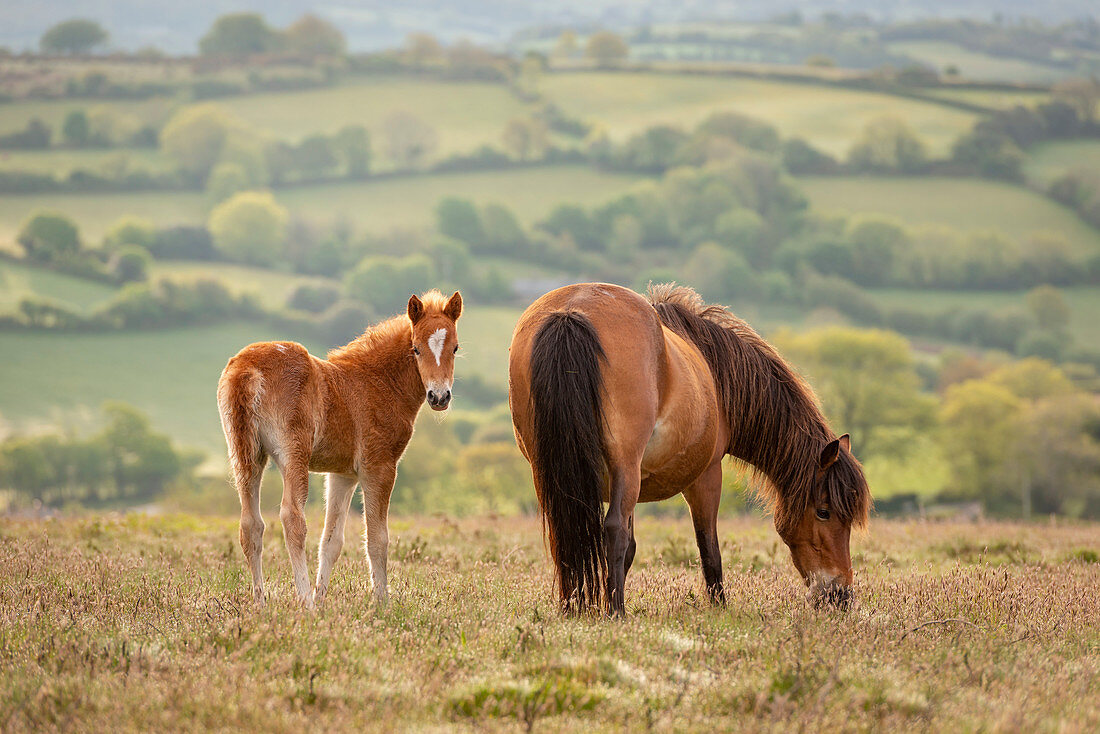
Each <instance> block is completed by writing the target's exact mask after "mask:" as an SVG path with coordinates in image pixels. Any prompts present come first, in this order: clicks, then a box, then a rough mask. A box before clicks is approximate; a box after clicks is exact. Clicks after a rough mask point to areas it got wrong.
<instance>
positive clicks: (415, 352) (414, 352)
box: [413, 347, 420, 357]
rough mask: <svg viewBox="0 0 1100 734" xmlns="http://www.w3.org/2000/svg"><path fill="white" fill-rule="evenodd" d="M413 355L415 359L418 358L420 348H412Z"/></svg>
mask: <svg viewBox="0 0 1100 734" xmlns="http://www.w3.org/2000/svg"><path fill="white" fill-rule="evenodd" d="M413 354H415V355H416V356H417V357H419V356H420V347H413Z"/></svg>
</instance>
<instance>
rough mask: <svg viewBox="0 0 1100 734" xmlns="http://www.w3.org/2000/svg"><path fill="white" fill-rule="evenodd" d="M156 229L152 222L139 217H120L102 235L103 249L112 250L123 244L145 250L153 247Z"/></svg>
mask: <svg viewBox="0 0 1100 734" xmlns="http://www.w3.org/2000/svg"><path fill="white" fill-rule="evenodd" d="M156 240H157V230H156V227H154V226H153V223H152V222H150V221H149V220H147V219H141V218H140V217H122V218H120V219H118V220H116V221H115V223H114V224H112V225H111V228H110V229H108V230H107V233H106V234H104V235H103V249H105V250H114V249H117V248H119V247H122V246H123V245H138V246H140V247H142V248H145V249H146V250H149V249H150V248H152V247H155V245H156Z"/></svg>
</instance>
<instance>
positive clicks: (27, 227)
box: [16, 212, 80, 262]
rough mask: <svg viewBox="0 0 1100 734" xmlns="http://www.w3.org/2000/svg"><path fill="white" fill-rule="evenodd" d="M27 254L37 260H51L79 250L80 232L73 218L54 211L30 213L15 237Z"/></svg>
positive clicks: (73, 253)
mask: <svg viewBox="0 0 1100 734" xmlns="http://www.w3.org/2000/svg"><path fill="white" fill-rule="evenodd" d="M16 239H17V240H18V242H19V244H21V245H22V246H23V248H24V249H25V250H26V251H27V256H28V257H30V258H31V259H32V260H38V261H39V262H53V261H56V260H59V259H62V258H64V257H65V256H66V255H75V254H76V253H77V252H78V251H79V250H80V234H79V232H78V231H77V228H76V224H75V223H74V222H73V220H71V219H69V218H68V217H66V216H65V215H64V214H58V213H56V212H40V213H38V214H34V215H32V216H31V217H30V218H29V219H28V220H27V221H26V222H24V224H23V226H22V227H21V228H20V230H19V236H18V237H17V238H16Z"/></svg>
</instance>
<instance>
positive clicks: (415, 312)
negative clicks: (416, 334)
mask: <svg viewBox="0 0 1100 734" xmlns="http://www.w3.org/2000/svg"><path fill="white" fill-rule="evenodd" d="M423 315H424V302H423V301H421V300H420V299H419V298H418V297H417V295H416V294H415V293H413V294H412V295H411V296H409V321H411V322H413V323H414V324H415V323H416V322H417V321H419V320H420V317H421V316H423Z"/></svg>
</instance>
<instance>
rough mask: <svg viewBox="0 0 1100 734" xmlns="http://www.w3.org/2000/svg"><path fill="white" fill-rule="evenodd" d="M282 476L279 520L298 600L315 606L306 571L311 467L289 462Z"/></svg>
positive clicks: (308, 605)
mask: <svg viewBox="0 0 1100 734" xmlns="http://www.w3.org/2000/svg"><path fill="white" fill-rule="evenodd" d="M279 468H280V470H281V471H282V473H283V501H282V504H281V505H280V507H279V520H280V521H281V522H282V524H283V539H284V540H285V541H286V550H287V554H288V555H289V556H290V567H291V569H292V570H293V572H294V588H295V591H296V592H297V595H298V601H300V602H302V603H303V604H305V605H306V606H307V607H312V606H313V593H312V590H311V589H310V585H309V570H308V569H307V568H306V514H305V506H306V498H307V497H308V496H309V467H308V464H307V462H306V461H304V460H300V459H296V458H295V459H290V460H287V461H285V462H284V463H283V465H282V466H280V467H279Z"/></svg>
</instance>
